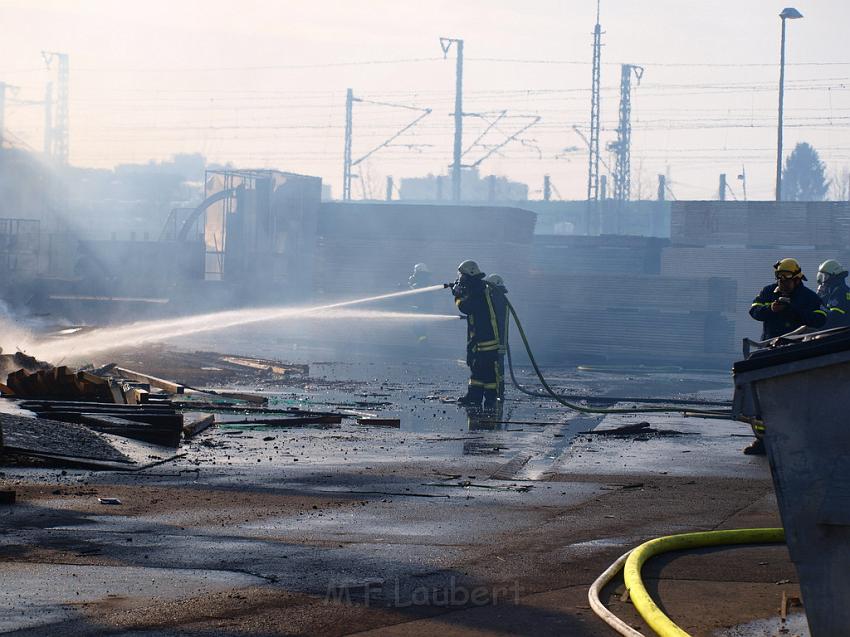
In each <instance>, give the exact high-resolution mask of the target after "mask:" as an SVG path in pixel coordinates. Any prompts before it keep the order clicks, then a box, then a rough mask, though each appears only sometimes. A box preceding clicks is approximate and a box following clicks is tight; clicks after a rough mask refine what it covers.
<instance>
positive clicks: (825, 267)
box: [818, 259, 847, 285]
mask: <svg viewBox="0 0 850 637" xmlns="http://www.w3.org/2000/svg"><path fill="white" fill-rule="evenodd" d="M845 276H847V268H845V267H844V266H842V265H841V264H840V263H839V262H838V261H836V260H835V259H827V260H826V261H824V262H823V263H821V264H820V267H818V283H820V284H821V285H823V284H824V283H825V282H826V281H827V280H828V279H830V278H831V277H842V278H843V277H845Z"/></svg>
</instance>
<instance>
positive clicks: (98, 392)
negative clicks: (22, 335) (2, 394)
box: [6, 366, 124, 403]
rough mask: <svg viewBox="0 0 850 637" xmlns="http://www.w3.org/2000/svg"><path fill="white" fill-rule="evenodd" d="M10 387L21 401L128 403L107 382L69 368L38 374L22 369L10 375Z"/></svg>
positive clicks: (40, 371) (54, 369) (8, 382)
mask: <svg viewBox="0 0 850 637" xmlns="http://www.w3.org/2000/svg"><path fill="white" fill-rule="evenodd" d="M6 385H7V386H8V388H9V389H10V390H11V391H12V392H13V394H14V395H15V396H16V397H18V398H52V399H65V400H88V401H93V402H103V403H114V402H122V403H123V402H124V399H123V396H122V395H121V393H120V391H116V389H117V388H115V387H113V385H112V384H111V383H110V382H109V381H108V380H107V379H105V378H101V377H100V376H95V375H94V374H90V373H88V372H83V371H80V372H78V371H75V370H73V369H70V368H68V367H65V366H60V367H53V368H51V369H46V370H39V371H35V372H29V371H27V370H26V369H19V370H18V371H16V372H12V373H11V374H9V376H8V378H7V380H6ZM117 398H120V400H116V399H117Z"/></svg>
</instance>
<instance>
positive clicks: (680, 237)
mask: <svg viewBox="0 0 850 637" xmlns="http://www.w3.org/2000/svg"><path fill="white" fill-rule="evenodd" d="M848 221H850V202H846V201H808V202H797V201H783V202H779V203H777V202H774V201H750V202H730V201H677V202H674V203H673V204H672V209H671V227H670V238H671V240H672V241H673V243H674V244H680V245H694V246H709V245H748V246H819V247H841V246H846V245H848V241H847V239H848V238H850V237H848V236H847V231H848V230H850V223H848Z"/></svg>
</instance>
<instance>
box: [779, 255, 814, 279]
mask: <svg viewBox="0 0 850 637" xmlns="http://www.w3.org/2000/svg"><path fill="white" fill-rule="evenodd" d="M773 272H774V274H775V275H776V278H777V279H788V278H791V279H802V280H803V281H807V280H808V279H806V277H805V276H804V275H803V268H801V267H800V262H799V261H797V259H790V258H788V259H780V260H779V261H777V262H776V263H774V264H773Z"/></svg>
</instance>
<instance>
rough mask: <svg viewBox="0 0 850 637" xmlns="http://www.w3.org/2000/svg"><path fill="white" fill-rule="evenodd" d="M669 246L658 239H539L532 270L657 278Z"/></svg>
mask: <svg viewBox="0 0 850 637" xmlns="http://www.w3.org/2000/svg"><path fill="white" fill-rule="evenodd" d="M667 244H669V241H667V240H666V239H659V238H656V237H628V236H619V235H601V236H598V237H593V236H566V235H563V236H561V235H538V236H536V237H534V255H533V261H532V268H533V269H534V270H538V271H540V272H560V273H564V274H574V273H594V274H595V273H614V272H616V273H628V274H657V273H658V271H659V264H660V259H661V250H662V248H663V247H664V246H666V245H667Z"/></svg>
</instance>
